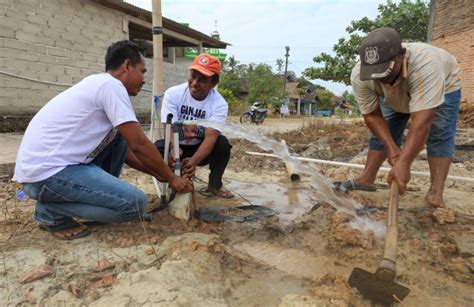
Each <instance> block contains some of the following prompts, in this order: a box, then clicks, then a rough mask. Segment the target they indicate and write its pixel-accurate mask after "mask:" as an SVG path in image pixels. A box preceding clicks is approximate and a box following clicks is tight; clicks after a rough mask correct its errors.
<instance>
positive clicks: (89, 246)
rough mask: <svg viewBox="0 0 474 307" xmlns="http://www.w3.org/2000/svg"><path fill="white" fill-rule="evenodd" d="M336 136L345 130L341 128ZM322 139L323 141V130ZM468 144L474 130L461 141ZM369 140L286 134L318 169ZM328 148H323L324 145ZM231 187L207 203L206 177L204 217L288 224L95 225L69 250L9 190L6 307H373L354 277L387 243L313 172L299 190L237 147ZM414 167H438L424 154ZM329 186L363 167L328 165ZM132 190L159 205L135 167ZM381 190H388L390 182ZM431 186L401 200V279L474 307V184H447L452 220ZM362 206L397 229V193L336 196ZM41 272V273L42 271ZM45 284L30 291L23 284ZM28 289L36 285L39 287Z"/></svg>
mask: <svg viewBox="0 0 474 307" xmlns="http://www.w3.org/2000/svg"><path fill="white" fill-rule="evenodd" d="M338 126H342V127H343V128H341V127H338ZM318 132H319V133H318ZM463 133H464V134H463V135H464V137H465V138H466V139H467V140H469V138H470V137H471V136H472V135H471V132H470V131H467V132H463ZM366 137H367V132H366V130H365V129H364V128H363V126H361V125H360V124H357V123H355V124H349V123H346V124H344V125H332V124H331V125H326V124H322V123H317V124H312V125H310V126H307V127H306V128H301V130H299V131H289V132H285V131H280V133H278V134H277V135H276V138H277V139H285V140H286V142H287V144H289V147H290V151H291V152H293V153H297V154H300V155H305V156H308V157H313V158H320V159H333V160H340V161H350V162H352V163H363V162H364V155H363V154H360V152H361V150H363V149H364V147H365V144H366V143H364V140H366ZM318 141H319V142H318ZM232 143H233V146H234V148H233V156H232V157H233V158H232V161H231V163H230V164H229V168H228V170H227V171H226V174H225V185H226V187H227V188H228V189H230V190H231V191H233V192H234V193H235V197H234V198H233V199H225V200H224V199H220V198H215V197H206V196H203V195H201V194H200V193H199V190H201V189H202V188H204V187H205V186H206V181H207V174H208V173H207V170H206V169H205V168H200V169H199V171H198V173H197V179H196V180H195V189H196V192H195V196H196V202H197V207H198V208H233V207H237V206H243V205H258V206H265V207H269V208H272V209H275V210H277V211H278V212H279V214H278V215H276V216H272V217H267V218H262V219H260V220H258V221H253V222H232V223H211V222H204V221H202V220H199V219H193V220H192V221H190V222H183V221H179V220H176V219H175V218H173V217H171V216H170V215H169V214H168V212H167V211H166V210H162V211H159V212H157V213H154V214H153V220H152V221H151V222H138V221H136V222H130V223H125V224H120V225H107V226H97V225H90V228H91V230H92V234H91V235H90V236H89V237H86V238H83V239H78V240H74V241H71V242H65V241H59V240H55V239H54V238H52V237H51V236H50V235H49V234H47V233H45V232H44V231H41V230H39V229H38V228H37V226H36V225H35V224H34V222H33V221H32V220H31V214H32V212H33V210H34V202H33V201H31V200H28V201H26V202H19V201H17V200H16V199H15V198H14V191H15V188H16V187H15V186H14V185H13V184H12V183H9V182H8V181H6V180H4V181H3V182H2V188H1V191H0V209H1V211H0V251H1V254H0V257H1V258H2V261H1V263H0V301H1V302H3V303H2V304H3V305H11V306H14V305H37V304H40V305H68V306H69V305H71V306H77V305H92V306H138V305H158V306H160V305H167V306H169V305H173V306H174V305H192V306H195V305H210V306H220V305H222V306H276V305H278V306H348V305H353V306H370V302H369V301H368V300H365V299H364V298H363V297H361V296H360V294H359V293H358V292H357V291H356V290H355V289H352V288H350V287H349V286H348V284H347V282H346V280H347V279H348V277H349V275H350V274H351V272H352V269H353V268H354V267H362V268H364V269H366V270H368V271H370V272H374V271H375V269H376V267H377V265H378V263H379V261H380V258H381V254H382V249H383V241H379V240H377V239H376V238H375V236H374V234H373V233H371V232H361V231H360V230H358V229H355V228H353V227H352V226H351V218H350V217H349V216H348V215H346V214H343V213H341V212H338V211H336V210H334V208H333V207H331V206H329V205H328V204H326V203H325V202H323V201H321V199H320V198H319V196H318V193H317V191H314V188H312V186H311V178H310V176H308V175H305V176H303V177H302V180H301V182H299V183H292V182H291V181H290V180H289V179H288V174H287V173H286V171H285V167H284V164H283V163H282V162H281V161H279V160H277V159H274V158H263V157H255V156H249V155H247V154H245V151H259V148H258V147H256V146H254V145H253V144H251V143H249V142H248V141H244V140H232ZM420 157H421V159H418V160H417V161H416V162H415V163H414V166H413V168H414V169H415V170H423V171H426V170H427V163H426V160H424V159H423V155H420ZM457 159H458V160H457V161H458V162H457V163H454V164H453V167H452V169H451V174H452V175H457V176H472V174H473V169H474V157H473V156H472V151H470V150H464V151H462V152H458V156H457ZM319 172H320V173H323V174H325V175H326V176H328V177H329V178H330V179H331V180H341V179H346V178H353V177H354V176H355V175H356V174H357V173H358V170H354V169H348V168H335V167H329V166H319ZM123 178H124V179H125V180H127V181H129V182H131V183H132V184H136V185H137V186H138V187H139V188H141V189H143V190H144V191H145V192H146V193H147V194H148V195H149V208H150V209H151V208H154V207H156V206H157V205H158V198H157V197H156V196H155V194H156V193H155V191H154V187H153V184H152V181H151V179H150V178H149V177H148V176H145V175H143V174H141V173H139V172H136V171H134V170H130V169H126V171H125V173H124V177H123ZM377 181H378V182H380V183H383V182H384V181H385V175H384V174H379V176H378V178H377ZM428 184H429V182H428V180H427V179H426V178H419V177H414V178H413V181H412V182H411V183H410V186H411V187H412V188H413V190H415V191H412V192H407V193H406V194H405V195H404V196H402V197H401V199H400V211H399V250H398V258H397V279H396V280H397V282H399V283H401V284H403V285H405V286H406V287H408V288H410V289H411V292H410V294H409V296H408V297H407V298H406V299H405V300H404V301H403V304H404V305H406V306H416V305H420V306H472V303H473V301H474V278H473V272H474V244H473V242H474V207H473V206H472V204H473V202H472V195H474V193H473V192H474V185H473V184H467V183H459V182H455V183H454V182H447V187H446V194H445V195H446V202H447V205H448V208H449V210H437V211H435V210H433V209H432V208H429V207H427V206H426V205H425V203H424V202H423V197H424V194H425V193H426V190H427V187H428ZM337 196H338V197H341V198H345V197H347V198H349V199H350V200H354V201H357V202H359V203H360V204H362V205H363V206H364V208H365V209H366V211H365V212H366V213H367V214H368V216H370V220H371V221H372V222H373V223H376V222H380V223H383V221H384V219H385V218H386V206H387V203H388V190H387V189H385V188H379V189H378V190H377V191H376V192H362V191H357V192H350V193H349V194H348V195H342V194H337ZM38 268H39V269H38ZM32 272H36V273H37V274H36V275H37V276H36V277H38V276H42V277H40V278H39V279H37V280H33V281H30V280H31V279H32V277H31V276H26V275H24V274H25V273H32ZM28 278H30V280H29V279H28Z"/></svg>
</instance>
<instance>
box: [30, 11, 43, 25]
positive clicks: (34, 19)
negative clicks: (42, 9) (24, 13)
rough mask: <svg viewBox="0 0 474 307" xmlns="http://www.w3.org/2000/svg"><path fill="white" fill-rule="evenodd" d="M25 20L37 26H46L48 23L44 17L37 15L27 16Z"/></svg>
mask: <svg viewBox="0 0 474 307" xmlns="http://www.w3.org/2000/svg"><path fill="white" fill-rule="evenodd" d="M27 20H28V21H29V22H31V23H33V24H38V25H47V24H48V21H47V20H46V18H45V17H44V16H41V15H38V14H30V15H28V18H27Z"/></svg>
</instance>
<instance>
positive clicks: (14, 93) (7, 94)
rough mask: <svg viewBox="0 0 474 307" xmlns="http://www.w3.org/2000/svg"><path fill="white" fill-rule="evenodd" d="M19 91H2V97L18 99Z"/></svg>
mask: <svg viewBox="0 0 474 307" xmlns="http://www.w3.org/2000/svg"><path fill="white" fill-rule="evenodd" d="M18 94H19V91H18V90H17V89H9V90H8V91H0V97H3V98H18V97H19V96H18Z"/></svg>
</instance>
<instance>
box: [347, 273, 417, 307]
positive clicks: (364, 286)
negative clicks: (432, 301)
mask: <svg viewBox="0 0 474 307" xmlns="http://www.w3.org/2000/svg"><path fill="white" fill-rule="evenodd" d="M348 282H349V285H350V286H351V287H353V288H356V289H357V290H359V292H360V293H361V294H362V296H363V297H365V298H367V299H369V300H370V301H372V303H374V304H383V305H391V304H393V303H395V302H398V301H401V300H403V299H404V298H405V297H406V296H407V295H408V293H410V289H408V288H407V287H404V286H402V285H400V284H397V283H396V282H394V281H382V280H380V279H379V278H377V276H375V274H374V273H370V272H367V271H366V270H363V269H360V268H354V270H353V271H352V274H351V276H350V277H349V281H348Z"/></svg>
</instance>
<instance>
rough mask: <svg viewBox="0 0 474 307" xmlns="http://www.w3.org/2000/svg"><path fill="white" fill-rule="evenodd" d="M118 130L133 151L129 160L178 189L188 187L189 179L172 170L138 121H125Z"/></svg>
mask: <svg viewBox="0 0 474 307" xmlns="http://www.w3.org/2000/svg"><path fill="white" fill-rule="evenodd" d="M118 130H119V132H120V134H121V135H122V136H123V137H124V138H125V140H126V141H127V144H128V147H129V150H130V151H131V152H132V153H133V156H132V155H130V156H128V155H127V160H128V162H131V163H132V164H134V163H135V166H137V167H139V168H142V169H144V170H146V173H148V174H151V175H152V176H154V177H155V178H157V179H160V180H166V181H168V182H169V183H170V184H171V186H173V187H174V188H175V189H176V190H178V191H183V190H186V189H187V187H186V186H187V184H188V182H187V180H185V179H183V178H181V177H179V176H176V175H175V174H174V173H173V172H172V171H171V169H170V168H169V167H168V166H167V165H166V164H165V162H164V161H163V158H162V157H161V154H160V152H159V151H158V149H156V147H155V146H154V145H153V144H152V143H151V141H150V140H149V139H148V138H147V137H146V135H145V133H143V130H142V129H141V128H140V126H139V125H138V123H137V122H126V123H123V124H121V125H119V126H118ZM138 162H139V163H140V164H138ZM140 165H141V166H140Z"/></svg>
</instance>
